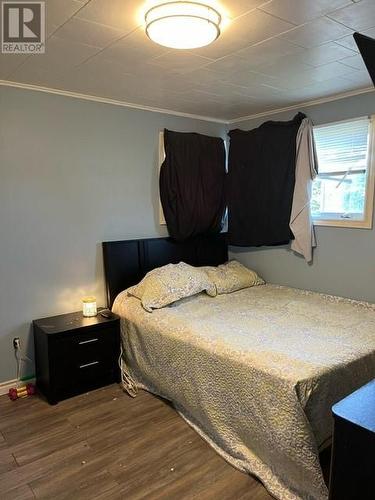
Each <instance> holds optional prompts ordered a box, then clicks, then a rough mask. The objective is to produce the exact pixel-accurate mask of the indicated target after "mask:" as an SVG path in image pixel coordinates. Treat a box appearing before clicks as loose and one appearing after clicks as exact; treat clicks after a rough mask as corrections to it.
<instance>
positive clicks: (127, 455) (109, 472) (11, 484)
mask: <svg viewBox="0 0 375 500" xmlns="http://www.w3.org/2000/svg"><path fill="white" fill-rule="evenodd" d="M29 498H47V499H62V498H64V499H69V500H79V499H94V498H95V499H111V500H115V499H130V500H133V499H141V498H147V499H168V500H173V499H178V500H182V499H199V500H206V499H215V500H227V499H228V500H229V499H233V500H245V499H251V500H270V499H271V496H270V495H269V494H268V493H267V491H266V490H265V488H264V487H263V486H262V484H261V483H259V482H258V481H257V480H256V479H254V478H252V477H250V476H248V475H246V474H243V473H241V472H239V471H237V470H236V469H234V468H233V467H231V466H230V465H229V464H228V463H226V462H225V461H224V460H223V459H222V458H221V457H220V456H219V455H217V453H216V452H214V451H213V450H212V448H210V446H209V445H208V444H207V443H206V442H205V441H203V440H202V439H201V438H200V437H199V436H198V435H197V434H196V432H195V431H193V430H192V429H191V428H190V427H189V426H188V425H187V424H186V423H185V422H184V421H183V420H182V418H181V417H180V416H179V415H178V414H177V413H176V412H175V411H174V410H173V408H171V407H170V406H169V405H167V404H166V403H165V402H163V401H161V400H160V399H158V398H156V397H154V396H152V395H150V394H148V393H146V392H142V391H141V392H140V394H139V396H138V397H137V398H135V399H131V398H129V397H128V396H127V395H125V394H124V393H123V392H122V391H121V390H120V388H119V387H118V386H117V385H111V386H108V387H106V388H104V389H99V390H97V391H93V392H90V393H89V394H85V395H82V396H78V397H75V398H72V399H69V400H67V401H63V402H61V403H59V404H58V405H57V406H49V405H48V404H47V403H46V402H45V401H44V400H42V399H40V398H39V397H30V398H28V399H21V400H18V401H15V402H12V401H10V400H9V399H8V398H7V396H1V397H0V499H1V500H5V499H12V500H16V499H17V500H18V499H19V500H21V499H29Z"/></svg>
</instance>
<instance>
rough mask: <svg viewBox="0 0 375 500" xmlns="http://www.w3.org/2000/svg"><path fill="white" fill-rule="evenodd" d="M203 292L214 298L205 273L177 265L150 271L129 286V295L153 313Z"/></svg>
mask: <svg viewBox="0 0 375 500" xmlns="http://www.w3.org/2000/svg"><path fill="white" fill-rule="evenodd" d="M203 291H206V292H207V293H208V295H211V296H213V297H214V296H215V295H216V288H215V286H214V285H213V283H212V282H210V280H209V278H208V276H207V274H206V273H205V272H204V271H203V270H202V269H200V268H198V267H193V266H189V264H185V262H180V263H179V264H167V265H166V266H163V267H158V268H156V269H153V270H152V271H150V272H149V273H147V274H146V276H145V277H144V278H143V280H142V281H140V283H138V285H135V286H133V287H131V288H130V289H129V290H128V294H129V295H133V296H134V297H137V298H138V299H140V300H141V302H142V306H143V308H144V309H145V310H146V311H148V312H152V310H153V309H160V308H162V307H164V306H167V305H168V304H172V303H173V302H176V301H177V300H180V299H183V298H185V297H190V296H191V295H195V294H197V293H200V292H203Z"/></svg>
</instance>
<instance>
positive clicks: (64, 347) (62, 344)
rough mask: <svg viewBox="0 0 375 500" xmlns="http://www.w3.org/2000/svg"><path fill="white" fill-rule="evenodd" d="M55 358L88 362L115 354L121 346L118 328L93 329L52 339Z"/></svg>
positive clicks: (60, 360)
mask: <svg viewBox="0 0 375 500" xmlns="http://www.w3.org/2000/svg"><path fill="white" fill-rule="evenodd" d="M51 342H52V346H51V347H52V349H53V350H54V352H55V359H56V361H57V362H58V363H59V364H60V363H68V364H69V363H70V362H71V361H73V362H75V361H78V362H79V363H80V364H84V363H88V362H90V360H91V359H92V358H97V357H100V359H104V358H107V357H111V356H113V354H114V353H115V352H117V351H118V348H119V345H118V344H119V337H118V328H117V327H111V328H107V329H105V330H104V331H103V330H92V331H90V332H89V333H77V334H74V333H71V334H69V335H66V336H65V337H63V338H59V339H56V340H52V341H51Z"/></svg>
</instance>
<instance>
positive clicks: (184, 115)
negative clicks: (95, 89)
mask: <svg viewBox="0 0 375 500" xmlns="http://www.w3.org/2000/svg"><path fill="white" fill-rule="evenodd" d="M0 86H3V87H14V88H18V89H23V90H33V91H36V92H45V93H46V94H56V95H62V96H65V97H73V98H74V99H81V100H84V101H93V102H99V103H102V104H110V105H112V106H121V107H123V108H131V109H139V110H141V111H149V112H151V113H161V114H163V115H172V116H178V117H181V118H192V119H194V120H203V121H206V122H214V123H222V124H225V125H226V124H227V123H228V120H221V119H220V118H213V117H210V116H202V115H195V114H193V113H182V112H180V111H172V110H171V109H163V108H154V107H152V106H143V105H142V104H134V103H131V102H126V101H118V100H116V99H109V98H107V97H98V96H94V95H89V94H80V93H78V92H71V91H69V90H60V89H53V88H49V87H41V86H39V85H32V84H29V83H20V82H13V81H11V80H0Z"/></svg>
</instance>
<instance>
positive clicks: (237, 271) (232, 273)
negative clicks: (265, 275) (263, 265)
mask: <svg viewBox="0 0 375 500" xmlns="http://www.w3.org/2000/svg"><path fill="white" fill-rule="evenodd" d="M201 269H204V271H205V272H206V273H207V276H208V277H209V279H210V281H212V282H213V283H214V284H215V287H216V292H217V294H222V293H231V292H235V291H237V290H241V289H242V288H249V287H251V286H256V285H264V283H265V282H264V281H263V280H262V278H260V277H259V276H258V275H257V273H256V272H255V271H252V270H251V269H248V268H247V267H245V266H243V265H242V264H240V263H239V262H237V261H236V260H232V261H230V262H227V263H226V264H221V265H220V266H218V267H210V266H206V267H203V268H201Z"/></svg>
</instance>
